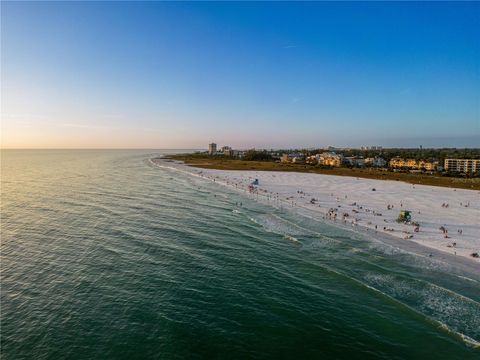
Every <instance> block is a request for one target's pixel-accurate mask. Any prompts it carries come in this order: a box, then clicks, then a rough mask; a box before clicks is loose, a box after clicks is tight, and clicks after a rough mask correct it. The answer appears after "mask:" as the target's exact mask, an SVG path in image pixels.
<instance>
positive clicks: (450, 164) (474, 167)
mask: <svg viewBox="0 0 480 360" xmlns="http://www.w3.org/2000/svg"><path fill="white" fill-rule="evenodd" d="M444 168H445V170H446V171H452V172H463V173H474V172H477V171H480V159H445V163H444Z"/></svg>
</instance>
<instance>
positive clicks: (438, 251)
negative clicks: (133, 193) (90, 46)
mask: <svg viewBox="0 0 480 360" xmlns="http://www.w3.org/2000/svg"><path fill="white" fill-rule="evenodd" d="M150 160H151V161H152V162H153V163H154V164H156V165H158V166H164V167H167V168H172V169H175V170H179V171H182V172H186V173H189V174H191V175H194V176H198V177H201V178H203V179H206V180H210V181H212V182H216V183H218V184H219V185H223V186H227V187H229V188H231V189H234V190H238V191H239V192H241V193H244V194H245V195H247V196H249V195H252V194H251V193H249V192H248V190H247V188H246V186H245V185H246V181H245V179H246V180H247V182H248V181H249V180H251V179H252V178H253V177H252V176H260V177H261V175H265V173H267V174H269V175H270V176H273V177H274V178H275V177H276V175H278V176H281V175H283V176H284V177H285V176H287V177H289V178H292V177H294V178H295V177H298V175H303V176H311V177H312V176H313V177H319V178H321V177H322V175H320V174H302V173H293V172H286V173H284V174H281V173H279V174H275V173H274V172H263V173H262V172H261V171H238V170H237V171H227V170H215V169H199V168H196V167H192V166H190V165H188V164H185V163H184V162H182V161H179V160H171V159H165V158H152V159H150ZM239 177H240V178H241V177H243V180H244V181H243V182H242V183H241V184H242V185H241V186H240V187H239V185H240V183H239V182H238V181H239ZM329 177H332V176H329ZM317 179H318V178H317ZM353 179H354V182H360V183H362V182H372V181H374V182H375V181H376V182H382V183H387V182H388V181H385V180H367V179H356V178H353ZM355 179H356V180H355ZM260 180H262V179H260ZM350 180H351V179H350ZM261 183H262V181H261ZM390 183H393V184H395V185H396V186H397V185H399V184H398V183H397V182H395V181H390ZM268 185H270V186H273V185H278V181H277V183H276V184H267V185H265V186H264V187H268ZM370 185H371V184H370ZM403 185H404V186H405V185H406V186H411V185H407V184H403ZM284 186H286V187H288V185H284ZM296 186H299V187H301V185H300V184H298V185H296ZM290 187H291V186H290ZM340 187H341V186H340ZM424 187H426V188H430V187H428V186H424ZM432 188H433V189H435V190H437V189H441V188H438V187H432ZM270 190H272V189H270ZM289 190H290V193H292V191H291V190H292V189H289ZM444 190H447V191H452V189H448V188H446V189H444ZM453 191H456V190H453ZM463 192H469V193H468V195H474V194H475V193H476V191H472V190H463ZM282 195H286V194H285V192H283V194H282ZM297 195H298V194H297ZM253 196H256V199H254V200H257V201H261V202H262V203H264V204H266V205H272V206H282V205H283V207H284V208H288V209H291V210H293V211H295V213H296V214H299V215H301V216H306V217H309V218H311V219H312V220H314V221H323V222H325V223H326V224H331V225H333V226H337V227H339V228H342V229H344V230H349V231H352V232H353V233H360V234H362V235H365V236H368V237H371V238H373V239H374V240H376V241H380V242H381V243H384V244H387V245H391V246H395V247H397V248H399V249H401V250H404V251H407V252H412V253H415V254H416V255H419V256H424V257H425V258H429V259H430V260H432V259H433V260H435V261H441V262H443V263H445V264H447V265H456V266H457V267H460V268H461V269H460V270H462V272H463V271H465V272H468V273H471V272H472V267H473V269H474V270H476V271H477V272H478V271H480V260H477V259H476V258H473V257H471V256H469V254H470V251H472V249H477V245H479V244H480V239H477V240H478V244H477V242H476V241H475V242H474V244H469V247H468V246H467V247H466V248H465V247H464V248H463V249H461V250H460V249H459V248H447V249H443V248H442V247H441V246H439V244H432V243H431V241H425V239H423V238H425V237H427V238H428V236H429V235H430V236H435V234H430V233H431V232H432V230H434V229H432V226H431V225H430V228H429V229H428V230H429V231H427V233H426V234H422V237H423V238H420V239H415V238H412V239H408V240H407V239H402V238H401V236H402V235H401V234H403V233H402V232H399V231H397V232H396V233H395V234H392V233H390V232H387V231H383V230H381V229H378V230H377V231H375V229H374V228H373V223H369V222H368V221H364V220H367V219H365V218H363V219H358V221H357V222H356V223H355V225H353V224H352V225H351V226H349V225H350V224H351V223H350V222H344V221H342V220H336V221H334V220H333V219H330V218H328V216H327V212H325V211H322V210H325V207H323V208H316V207H314V206H309V204H308V203H306V204H302V203H300V204H299V203H297V202H295V201H294V202H293V203H292V202H290V201H292V200H287V199H286V198H288V196H287V197H285V198H283V197H281V196H278V195H277V196H276V198H273V197H272V192H271V191H270V192H269V190H266V189H263V188H262V187H259V189H258V190H257V191H256V193H254V194H253ZM290 196H292V195H290ZM392 196H393V197H395V195H392ZM249 197H250V196H249ZM300 197H301V196H300ZM303 198H305V197H304V196H303ZM294 200H297V201H298V200H299V199H294ZM472 200H473V199H472ZM477 200H478V199H477ZM337 201H338V199H337ZM477 203H478V201H475V206H477V205H479V204H477ZM344 205H345V204H344V203H342V205H341V206H344ZM339 208H340V207H339ZM353 210H355V209H353ZM369 210H370V209H369ZM396 210H398V209H396ZM469 210H471V208H470V209H469ZM473 210H474V211H475V215H476V214H477V213H476V212H477V209H476V208H475V209H473ZM302 212H306V213H307V214H305V213H302ZM367 214H370V215H371V212H368V213H367ZM478 214H480V210H478ZM319 215H320V216H321V218H318V216H319ZM380 217H382V216H380ZM377 225H378V224H377ZM388 225H389V226H392V227H393V226H395V227H396V228H397V229H398V227H402V225H403V224H394V223H391V222H390V223H388ZM474 225H476V226H474V228H473V229H469V230H470V233H471V231H478V233H480V226H478V225H477V224H474ZM403 226H405V225H403ZM422 232H423V229H422ZM412 233H413V232H412ZM398 235H400V236H398ZM416 235H417V234H415V235H414V237H415V236H416ZM437 235H438V234H437ZM468 236H469V238H470V237H471V234H470V235H468ZM437 237H438V236H437ZM436 240H437V239H436ZM445 241H446V240H445ZM434 245H435V246H434ZM478 247H480V246H478ZM449 250H450V251H449ZM456 250H460V251H458V254H455V253H456V252H457V251H456ZM475 251H478V249H477V250H475ZM430 254H431V256H430ZM474 274H475V273H474ZM479 280H480V278H479ZM476 281H478V280H476Z"/></svg>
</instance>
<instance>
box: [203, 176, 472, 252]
mask: <svg viewBox="0 0 480 360" xmlns="http://www.w3.org/2000/svg"><path fill="white" fill-rule="evenodd" d="M197 174H198V175H199V176H201V177H203V178H207V179H210V180H212V181H214V182H216V181H217V180H220V181H221V182H222V183H224V184H225V185H228V186H231V187H235V188H236V189H239V190H242V191H245V192H246V193H250V194H251V195H253V196H255V197H256V199H257V200H260V198H259V196H261V197H262V198H263V199H265V200H267V201H268V202H271V201H272V202H274V203H275V204H277V205H278V206H280V207H282V204H288V205H289V206H292V207H294V206H297V207H303V208H311V207H312V206H315V207H317V208H322V207H325V209H326V211H325V212H321V211H320V214H321V216H322V218H323V219H326V220H332V221H337V219H338V218H339V217H341V218H342V222H343V223H344V224H348V223H349V224H351V226H352V227H357V226H358V225H359V223H360V222H362V224H363V228H364V229H366V230H368V229H369V228H371V229H374V230H375V232H377V231H378V230H379V225H378V223H376V222H377V221H374V219H375V217H377V218H382V217H383V215H382V213H380V212H378V211H377V210H375V209H370V208H368V207H366V206H365V205H361V204H359V203H358V202H357V201H353V202H350V203H348V204H344V206H346V208H345V207H344V208H343V210H342V211H341V213H339V209H340V208H342V204H338V203H340V202H341V199H348V195H335V194H334V193H330V197H332V198H334V199H335V203H337V205H336V206H335V207H331V205H330V207H328V208H327V206H328V202H327V201H325V203H321V202H320V200H319V199H317V198H315V197H313V196H312V194H308V193H307V192H305V191H304V190H303V189H298V190H297V191H296V196H295V194H294V195H290V196H286V197H284V198H282V197H281V195H280V193H278V192H273V191H268V190H267V189H263V188H261V187H260V186H259V182H258V179H255V178H253V177H248V178H245V177H241V176H240V177H233V178H232V177H228V176H225V177H224V178H221V177H220V176H210V175H207V174H206V173H204V172H203V171H199V172H197ZM252 180H254V181H255V185H252ZM332 200H333V199H332ZM239 204H240V205H239ZM330 204H331V202H330ZM236 205H237V206H242V203H238V202H237V203H236ZM398 205H400V208H403V205H404V204H403V202H402V201H400V202H399V204H398ZM460 206H462V207H469V206H470V202H467V203H460ZM441 207H442V208H449V204H448V203H445V202H444V203H442V205H441ZM394 208H395V204H390V203H388V204H386V209H387V210H393V209H394ZM316 210H317V211H318V209H316ZM418 213H420V212H419V211H418ZM361 214H363V216H359V215H361ZM365 216H367V217H369V216H373V217H374V218H373V219H371V220H370V221H369V219H368V218H367V219H364V220H362V219H363V218H364V217H365ZM365 220H367V221H365ZM383 222H384V223H391V224H395V223H396V221H394V220H387V218H383ZM396 226H397V227H398V226H401V228H400V229H399V228H395V227H394V226H383V231H384V232H388V233H394V232H399V234H400V236H401V238H403V239H405V240H409V239H412V238H413V237H414V234H418V233H420V224H419V223H418V222H411V221H408V222H403V223H400V224H399V225H396ZM439 229H440V231H441V234H442V237H443V238H444V239H450V235H449V233H448V229H447V225H445V224H444V225H443V226H441V227H440V228H439ZM462 234H463V230H462V229H457V234H456V235H458V236H461V235H462ZM457 241H458V240H457ZM457 241H451V242H449V243H448V244H446V247H448V248H453V249H456V248H457ZM454 254H455V255H456V251H454ZM474 254H477V255H478V253H472V254H471V256H472V257H475V256H474Z"/></svg>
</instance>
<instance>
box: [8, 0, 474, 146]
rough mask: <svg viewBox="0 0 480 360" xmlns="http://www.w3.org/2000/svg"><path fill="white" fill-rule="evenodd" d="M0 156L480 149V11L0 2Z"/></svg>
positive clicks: (470, 7)
mask: <svg viewBox="0 0 480 360" xmlns="http://www.w3.org/2000/svg"><path fill="white" fill-rule="evenodd" d="M1 113H2V119H1V145H2V148H158V149H160V148H188V149H193V148H198V149H200V148H206V147H207V144H208V143H209V142H212V141H213V142H216V143H218V144H219V145H230V146H233V147H235V148H251V147H257V148H287V147H298V148H300V147H324V146H329V145H331V146H348V147H359V146H362V145H381V146H385V147H417V146H420V145H423V147H480V3H474V2H473V3H472V2H470V3H469V2H463V3H448V2H440V3H432V2H425V3H416V2H399V3H391V2H390V3H381V2H368V3H359V2H356V3H346V2H338V3H310V2H308V3H290V2H277V3H272V2H263V3H259V2H241V3H240V2H239V3H233V2H224V3H219V2H195V3H167V2H83V3H81V2H5V1H2V3H1Z"/></svg>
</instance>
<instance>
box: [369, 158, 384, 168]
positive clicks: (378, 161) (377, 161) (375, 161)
mask: <svg viewBox="0 0 480 360" xmlns="http://www.w3.org/2000/svg"><path fill="white" fill-rule="evenodd" d="M365 165H366V166H371V167H379V168H382V167H385V166H386V165H387V162H386V161H385V159H383V158H381V157H370V158H366V159H365Z"/></svg>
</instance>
